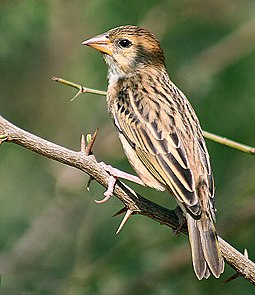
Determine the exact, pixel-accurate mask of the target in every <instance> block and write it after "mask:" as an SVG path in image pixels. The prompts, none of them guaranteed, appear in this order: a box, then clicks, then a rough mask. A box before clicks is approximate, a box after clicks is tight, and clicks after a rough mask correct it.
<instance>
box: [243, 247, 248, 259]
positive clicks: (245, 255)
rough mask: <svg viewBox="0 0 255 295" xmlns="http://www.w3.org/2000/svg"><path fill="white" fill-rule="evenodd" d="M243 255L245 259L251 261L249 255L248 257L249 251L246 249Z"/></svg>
mask: <svg viewBox="0 0 255 295" xmlns="http://www.w3.org/2000/svg"><path fill="white" fill-rule="evenodd" d="M243 255H244V257H245V258H247V259H249V255H248V250H247V249H244V251H243Z"/></svg>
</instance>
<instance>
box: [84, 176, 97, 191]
mask: <svg viewBox="0 0 255 295" xmlns="http://www.w3.org/2000/svg"><path fill="white" fill-rule="evenodd" d="M94 179H95V178H94V177H92V176H90V177H89V180H88V182H87V186H86V189H87V191H88V192H89V187H90V184H91V182H92V181H93V180H94Z"/></svg>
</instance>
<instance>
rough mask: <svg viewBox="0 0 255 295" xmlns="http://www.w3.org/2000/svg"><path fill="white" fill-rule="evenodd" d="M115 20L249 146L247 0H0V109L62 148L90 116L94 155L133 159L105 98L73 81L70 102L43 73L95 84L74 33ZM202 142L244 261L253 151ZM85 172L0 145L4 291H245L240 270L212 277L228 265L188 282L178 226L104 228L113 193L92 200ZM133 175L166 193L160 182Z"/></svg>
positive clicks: (252, 30)
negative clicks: (140, 31)
mask: <svg viewBox="0 0 255 295" xmlns="http://www.w3.org/2000/svg"><path fill="white" fill-rule="evenodd" d="M123 24H136V25H142V26H144V27H146V28H148V29H149V30H151V31H152V32H154V33H155V34H156V35H157V37H158V38H159V40H160V41H161V43H162V47H163V48H164V51H165V56H166V60H167V67H168V72H169V73H170V77H171V78H172V80H173V81H174V82H175V83H176V84H177V85H178V86H179V87H180V88H181V89H182V91H183V92H184V93H185V94H186V95H187V96H188V98H189V99H190V101H191V102H192V105H193V106H194V108H195V110H196V112H197V114H198V116H199V118H200V121H201V125H202V127H203V129H205V130H208V131H211V132H215V133H217V134H220V135H224V136H227V137H229V138H233V139H235V140H238V141H240V142H243V143H246V144H250V145H253V146H255V132H254V118H255V83H254V75H255V50H254V49H255V2H254V0H242V1H241V0H214V1H204V0H197V1H195V0H191V1H190V0H189V1H188V0H179V1H173V0H172V1H170V0H165V1H159V0H158V1H156V0H146V1H145V0H140V1H137V0H130V1H120V0H119V1H117V0H105V1H102V0H85V1H82V0H73V1H63V0H62V1H61V0H58V1H57V0H55V1H54V0H52V1H34V0H23V1H22V0H19V1H14V0H12V1H6V0H5V1H4V0H2V1H1V2H0V67H1V71H0V79H1V90H0V114H1V115H2V116H3V117H5V118H6V119H8V120H10V121H11V122H13V123H14V124H16V125H18V126H20V127H21V128H23V129H26V130H28V131H30V132H32V133H34V134H37V135H39V136H41V137H43V138H46V139H48V140H50V141H52V142H55V143H58V144H60V145H63V146H66V147H68V148H70V149H74V150H78V149H79V145H80V143H79V141H80V135H81V133H93V132H94V130H95V129H96V128H97V127H98V128H99V135H98V138H97V141H96V144H95V148H94V153H95V155H96V157H97V159H98V160H103V161H104V162H107V163H110V164H111V165H113V166H116V167H118V168H121V169H122V170H125V171H132V170H131V168H130V166H129V164H128V162H127V160H126V158H125V157H124V155H123V152H122V149H121V146H120V144H119V142H118V138H117V135H116V131H115V129H114V128H113V124H112V122H111V120H110V118H109V116H108V114H107V111H106V106H105V99H104V97H100V96H96V95H92V94H86V95H82V96H79V98H77V99H76V100H74V101H73V102H70V101H69V100H70V98H71V97H72V96H73V95H74V94H75V90H73V89H71V88H70V87H67V86H63V85H60V84H57V83H54V82H52V81H51V79H50V78H51V76H59V77H61V78H64V79H68V80H71V81H74V82H76V83H78V84H82V85H83V86H87V87H91V88H97V89H102V90H105V89H106V87H107V81H106V66H105V65H104V62H103V60H102V58H101V56H100V54H98V53H97V52H96V51H95V50H92V49H89V48H85V47H83V46H81V42H82V41H83V40H85V39H87V38H89V37H92V36H94V35H96V34H99V33H101V32H104V31H106V30H107V29H109V28H112V27H115V26H118V25H123ZM208 148H209V151H210V154H211V160H212V166H213V170H214V174H215V179H216V195H217V203H216V205H217V208H218V214H217V220H218V222H217V228H218V232H219V234H220V235H221V236H222V237H223V238H224V239H226V240H227V241H228V242H229V243H231V244H232V245H233V246H235V247H236V248H237V249H239V250H240V251H243V249H244V248H247V249H248V251H249V256H250V258H251V259H253V260H255V239H254V237H255V181H254V180H255V162H254V158H252V157H251V156H249V155H246V154H242V153H240V152H237V151H234V150H231V149H229V148H226V147H223V146H221V145H219V144H216V143H211V142H208ZM87 180H88V177H87V176H86V175H85V174H83V173H81V172H79V171H76V170H74V169H72V168H69V167H67V166H64V165H62V164H59V163H56V162H53V161H51V160H48V159H45V158H43V157H41V156H39V155H37V154H34V153H32V152H29V151H27V150H25V149H23V148H21V147H19V146H17V145H14V144H3V145H2V146H1V147H0V186H1V190H0V204H1V205H0V216H1V218H0V219H1V222H0V247H1V254H0V273H1V284H2V288H5V289H6V292H7V293H6V294H61V295H62V294H63V295H81V294H112V295H119V294H120V295H124V294H142V295H143V294H146V295H150V294H159V295H165V294H199V295H200V294H208V295H210V294H223V292H224V294H225V295H227V294H243V295H245V294H254V287H253V286H252V285H251V284H249V283H248V282H247V281H245V280H244V279H242V278H238V279H236V280H234V281H232V282H231V283H228V284H224V280H226V279H227V278H228V277H229V276H231V275H233V273H234V271H233V270H232V269H231V268H230V267H228V266H226V270H225V272H224V274H223V275H222V277H221V278H220V279H218V280H216V279H214V278H210V279H208V280H204V281H198V280H197V279H196V277H195V275H194V273H193V270H192V266H191V259H190V252H189V245H188V240H187V237H186V236H182V235H181V236H179V237H178V238H177V237H176V236H174V235H173V233H172V231H171V230H170V229H169V228H167V227H164V226H160V225H159V224H157V223H155V222H154V221H152V220H150V219H148V218H145V217H141V216H135V217H133V218H131V220H130V221H128V223H127V225H126V226H125V227H124V229H123V230H122V232H121V233H120V234H119V235H118V236H116V235H115V231H116V229H117V227H118V225H119V222H120V220H121V217H116V218H112V217H111V216H112V215H113V214H114V213H115V212H116V211H118V210H119V209H120V208H121V207H122V204H121V203H120V202H119V201H118V200H117V199H115V198H112V199H111V200H110V201H108V202H107V203H106V204H103V205H97V204H96V203H95V202H94V199H100V198H102V196H103V195H102V194H103V191H104V189H103V188H101V187H100V186H99V185H98V184H96V183H92V184H91V189H90V192H87V191H86V183H87ZM133 187H135V188H136V189H137V191H138V192H140V193H141V194H142V195H144V196H146V197H148V198H149V199H151V200H153V201H155V202H157V203H159V204H162V205H164V206H167V207H169V208H174V207H175V206H176V204H175V202H174V201H173V200H172V199H171V198H169V196H168V195H167V194H166V193H165V194H164V193H155V192H154V191H153V190H150V189H145V188H141V187H138V186H133ZM1 290H2V292H3V290H4V289H1ZM8 290H9V291H8ZM15 290H16V292H17V293H15ZM12 292H13V293H12ZM19 292H20V293H19ZM21 292H24V293H21ZM1 294H2V293H1ZM4 294H5V293H4Z"/></svg>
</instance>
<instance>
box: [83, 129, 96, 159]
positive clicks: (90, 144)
mask: <svg viewBox="0 0 255 295" xmlns="http://www.w3.org/2000/svg"><path fill="white" fill-rule="evenodd" d="M97 134H98V128H97V129H96V131H95V132H94V134H93V135H92V137H91V139H90V141H89V142H88V144H87V146H86V148H85V151H84V152H85V155H86V156H89V155H91V154H92V147H93V145H94V143H95V140H96V137H97Z"/></svg>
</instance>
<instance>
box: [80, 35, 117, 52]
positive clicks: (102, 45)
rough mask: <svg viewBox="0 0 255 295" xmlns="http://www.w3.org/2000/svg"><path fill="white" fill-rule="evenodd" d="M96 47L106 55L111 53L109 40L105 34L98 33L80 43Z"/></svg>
mask: <svg viewBox="0 0 255 295" xmlns="http://www.w3.org/2000/svg"><path fill="white" fill-rule="evenodd" d="M81 44H82V45H87V46H90V47H92V48H95V49H97V50H98V51H101V52H103V53H106V54H108V55H112V48H111V42H110V40H109V37H108V35H107V34H102V35H98V36H96V37H93V38H91V39H88V40H86V41H84V42H82V43H81Z"/></svg>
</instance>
